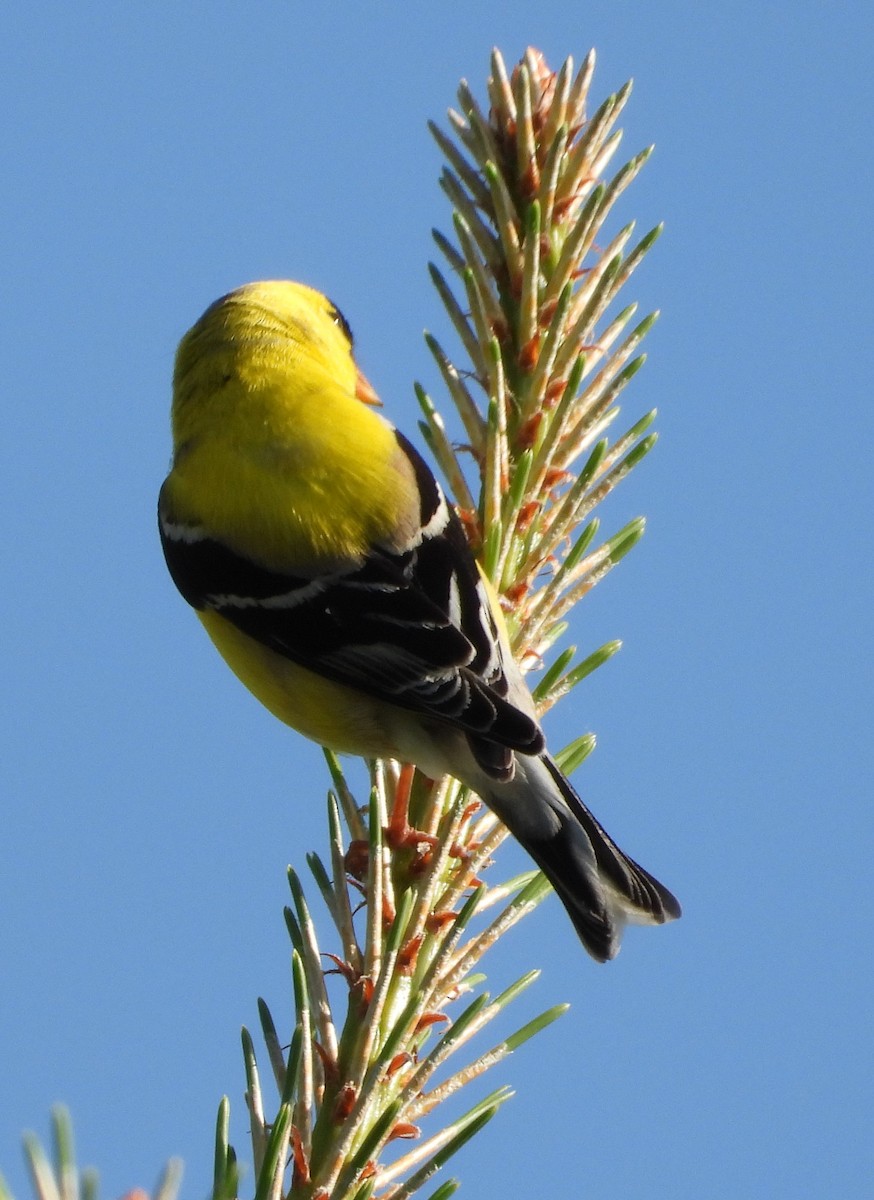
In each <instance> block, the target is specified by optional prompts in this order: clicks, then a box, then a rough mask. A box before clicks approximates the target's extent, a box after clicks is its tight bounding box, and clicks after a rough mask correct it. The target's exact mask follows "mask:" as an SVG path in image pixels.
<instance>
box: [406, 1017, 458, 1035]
mask: <svg viewBox="0 0 874 1200" xmlns="http://www.w3.org/2000/svg"><path fill="white" fill-rule="evenodd" d="M448 1020H449V1018H448V1017H447V1016H446V1014H445V1013H439V1012H426V1013H422V1015H421V1017H419V1019H418V1021H417V1022H416V1028H415V1030H414V1032H415V1033H421V1032H422V1030H423V1029H430V1028H431V1026H432V1025H442V1024H445V1023H446V1022H447V1021H448Z"/></svg>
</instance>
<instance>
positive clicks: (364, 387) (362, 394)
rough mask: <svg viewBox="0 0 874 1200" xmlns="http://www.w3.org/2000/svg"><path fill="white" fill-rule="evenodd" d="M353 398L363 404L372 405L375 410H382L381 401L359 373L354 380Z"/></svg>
mask: <svg viewBox="0 0 874 1200" xmlns="http://www.w3.org/2000/svg"><path fill="white" fill-rule="evenodd" d="M355 396H356V398H357V399H358V400H360V401H361V402H362V403H363V404H372V405H374V407H375V408H382V401H381V400H380V398H379V396H377V394H376V392H375V391H374V390H373V387H372V386H371V385H370V384H369V383H368V381H367V377H366V376H365V375H364V374H363V373H362V372H361V371H359V372H358V378H357V379H356V380H355Z"/></svg>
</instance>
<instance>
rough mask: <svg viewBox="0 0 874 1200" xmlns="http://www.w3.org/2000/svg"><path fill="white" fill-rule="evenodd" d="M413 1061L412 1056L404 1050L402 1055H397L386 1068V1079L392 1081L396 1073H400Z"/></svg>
mask: <svg viewBox="0 0 874 1200" xmlns="http://www.w3.org/2000/svg"><path fill="white" fill-rule="evenodd" d="M412 1061H413V1056H412V1054H410V1053H408V1051H406V1050H402V1051H401V1052H400V1054H396V1055H395V1056H394V1058H393V1059H392V1060H391V1062H390V1063H389V1064H388V1067H387V1068H386V1072H385V1077H386V1079H391V1077H392V1075H394V1074H395V1072H397V1071H399V1070H400V1069H401V1067H405V1066H406V1065H407V1063H411V1062H412Z"/></svg>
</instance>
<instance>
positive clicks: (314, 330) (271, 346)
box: [173, 280, 380, 436]
mask: <svg viewBox="0 0 874 1200" xmlns="http://www.w3.org/2000/svg"><path fill="white" fill-rule="evenodd" d="M277 372H283V373H284V372H289V373H293V374H294V376H295V379H296V382H297V385H298V386H299V387H300V388H301V389H302V390H307V389H311V390H313V391H315V390H318V389H319V388H320V387H323V386H324V385H325V383H326V382H327V381H330V382H331V383H332V385H333V386H334V387H340V388H342V389H343V390H344V391H347V392H349V393H351V394H353V395H355V396H356V397H357V398H358V399H359V400H362V401H363V402H364V403H366V404H372V405H378V404H380V400H379V398H378V396H377V394H376V392H375V391H374V389H373V388H372V387H371V385H370V383H369V382H368V381H367V379H366V378H365V376H364V375H363V373H362V372H361V371H360V370H359V369H358V366H357V364H356V362H355V359H354V356H353V338H352V331H351V329H350V328H349V324H348V322H347V321H346V318H345V317H344V316H343V314H342V313H341V312H340V310H339V309H338V308H337V306H336V305H335V304H333V303H332V302H331V301H330V300H329V299H328V298H327V296H323V295H322V293H321V292H317V291H316V290H315V289H314V288H311V287H307V286H306V285H305V284H302V283H292V282H289V281H285V280H267V281H263V282H260V283H247V284H245V285H244V286H243V287H240V288H237V289H236V290H235V291H233V292H228V293H227V295H225V296H222V297H221V298H220V299H219V300H216V301H215V303H213V304H211V305H210V306H209V308H208V309H207V310H206V312H204V314H203V315H202V316H201V317H200V319H199V320H198V321H197V322H196V323H195V324H194V325H193V326H192V327H191V329H189V331H188V332H187V333H186V334H185V336H184V337H183V338H182V341H181V342H180V343H179V349H178V351H177V353H176V366H175V370H174V376H173V390H174V421H180V422H181V424H182V425H183V426H184V425H185V412H186V410H187V409H189V408H192V407H194V405H192V404H189V403H188V402H189V401H190V400H194V401H196V402H197V403H198V404H199V403H201V402H202V400H203V397H204V395H205V394H210V395H212V396H214V397H216V398H218V397H219V395H220V394H221V391H222V389H223V388H225V387H226V385H227V384H228V383H229V382H231V381H235V382H236V381H240V382H242V383H243V384H244V386H251V384H252V383H253V381H257V379H259V378H264V377H266V376H268V375H270V374H275V373H277ZM180 432H182V431H181V430H180ZM183 436H184V435H183Z"/></svg>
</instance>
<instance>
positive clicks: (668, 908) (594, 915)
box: [488, 754, 681, 962]
mask: <svg viewBox="0 0 874 1200" xmlns="http://www.w3.org/2000/svg"><path fill="white" fill-rule="evenodd" d="M488 801H489V804H490V806H491V807H492V808H493V809H494V810H495V811H496V812H497V814H498V815H499V816H500V818H501V820H502V821H503V822H504V824H505V825H506V826H507V827H508V828H509V830H510V832H511V833H512V834H513V835H514V837H516V839H517V840H518V841H519V842H521V844H522V845H523V846H524V848H525V849H526V850H527V851H528V853H529V854H530V855H531V857H532V858H533V859H534V861H535V862H536V863H537V865H538V866H539V867H540V869H541V870H542V871H543V873H544V875H546V877H547V879H548V880H549V882H550V883H551V884H552V886H553V887H554V888H555V891H556V892H557V893H558V897H559V899H560V900H561V902H562V904H563V905H564V906H565V908H566V909H567V911H568V915H569V916H570V918H571V920H572V921H573V924H574V928H575V929H576V931H577V933H578V934H579V936H580V939H581V941H582V943H583V945H584V946H585V947H586V949H587V950H588V951H589V953H590V954H591V955H592V957H593V958H596V959H597V960H598V961H599V962H606V961H607V959H610V958H614V957H615V956H616V954H618V952H619V943H620V941H621V939H622V930H623V927H624V926H625V925H626V923H628V922H631V923H632V924H643V925H662V924H664V922H665V921H672V920H674V919H675V918H676V917H679V916H680V911H681V910H680V905H679V903H678V902H677V900H676V898H675V897H674V896H673V895H672V894H671V893H670V892H669V891H668V889H667V888H666V887H664V886H663V885H662V884H661V883H659V882H658V880H657V879H654V878H653V876H652V875H650V874H649V872H647V871H645V870H644V869H643V867H640V866H638V864H637V863H636V862H634V861H633V860H632V859H630V858H629V857H628V856H627V855H626V854H623V853H622V851H621V850H620V849H619V847H618V846H617V845H616V843H615V842H614V841H613V840H612V838H610V837H609V835H608V834H607V833H605V831H604V830H603V829H602V828H601V826H600V825H599V824H598V822H597V821H596V820H595V818H594V817H593V816H592V814H591V813H590V812H589V810H588V809H587V808H586V806H585V804H583V802H582V800H581V799H580V798H579V796H578V795H577V793H576V792H575V791H574V789H573V787H571V784H570V781H569V780H568V779H567V778H566V777H565V776H564V775H563V774H562V772H561V771H560V770H559V769H558V767H557V766H556V764H555V763H554V762H553V760H552V759H551V758H550V757H549V755H546V754H544V755H543V756H542V757H540V758H526V757H523V756H522V755H517V767H516V777H515V778H514V780H513V781H512V782H511V783H509V784H501V785H495V786H494V787H493V788H492V789H490V794H489V796H488Z"/></svg>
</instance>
